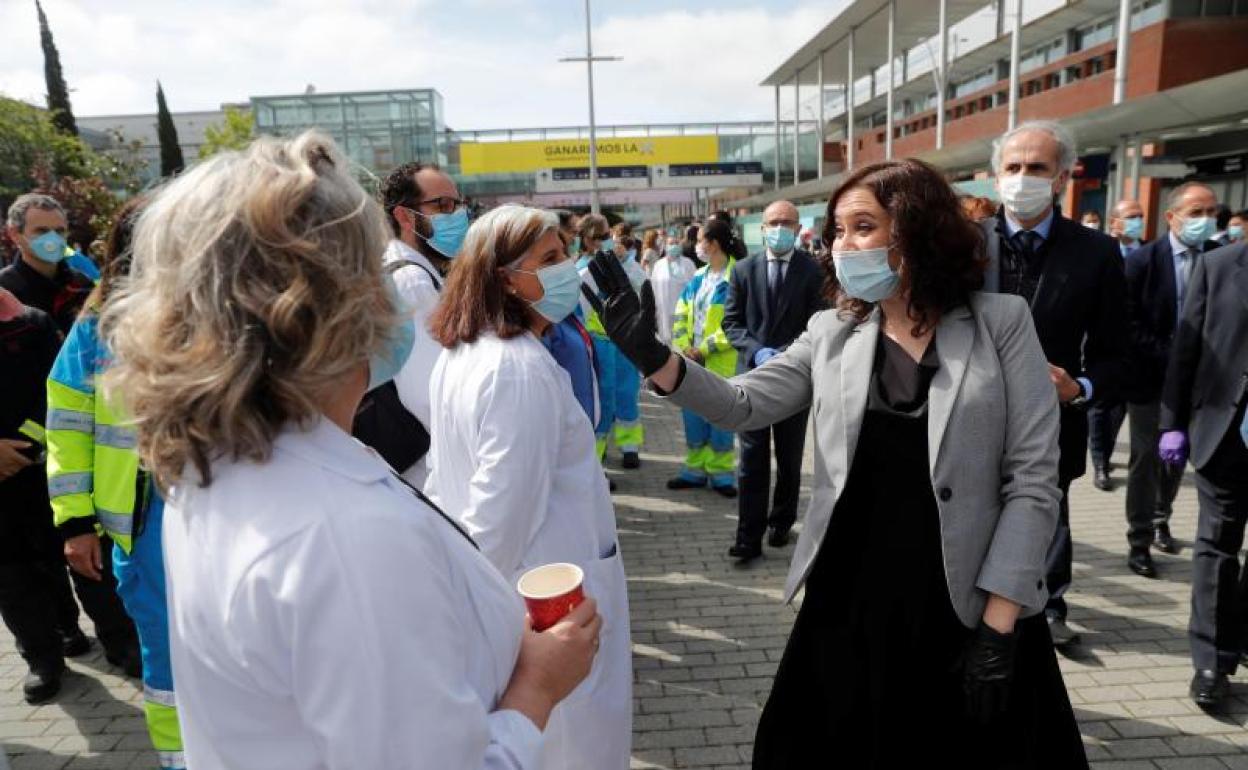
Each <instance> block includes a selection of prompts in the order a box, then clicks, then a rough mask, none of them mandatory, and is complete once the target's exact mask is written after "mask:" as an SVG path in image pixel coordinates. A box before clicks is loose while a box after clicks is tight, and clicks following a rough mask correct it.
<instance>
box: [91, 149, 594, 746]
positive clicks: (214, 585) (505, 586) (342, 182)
mask: <svg viewBox="0 0 1248 770" xmlns="http://www.w3.org/2000/svg"><path fill="white" fill-rule="evenodd" d="M386 241H387V234H386V229H385V223H384V220H383V218H382V213H381V210H380V209H379V208H378V206H377V205H376V204H375V203H374V202H372V201H371V200H370V199H369V198H368V196H367V195H366V194H365V193H364V191H363V190H362V189H361V188H360V187H359V185H358V184H356V183H355V181H354V180H353V179H352V178H351V177H350V175H349V174H348V170H347V167H346V162H345V160H344V159H343V158H342V156H341V155H340V154H339V153H338V151H337V149H336V148H335V146H334V145H333V143H332V142H331V141H330V140H328V139H326V138H324V137H322V136H320V135H317V134H314V133H310V134H304V135H302V136H300V137H298V138H297V139H294V140H291V141H278V140H274V139H262V140H259V141H257V142H255V143H254V144H253V145H252V146H251V147H250V148H249V149H248V150H247V151H245V152H243V153H227V154H223V155H219V156H217V157H215V158H213V159H212V160H210V161H207V162H206V163H203V164H201V165H199V166H197V167H195V168H193V169H191V170H189V171H188V172H186V173H185V174H183V175H181V176H179V177H178V178H177V179H176V180H174V181H173V182H171V183H170V184H169V185H168V186H167V187H166V188H165V189H164V190H163V191H161V192H160V193H159V194H158V195H156V196H155V197H154V199H153V200H152V201H151V203H150V204H149V205H148V207H147V208H146V209H145V210H144V212H143V214H142V215H141V216H140V218H139V221H138V223H137V224H136V227H135V233H134V246H133V250H134V257H133V269H132V274H131V277H130V280H129V281H128V282H127V283H125V284H124V285H123V286H122V287H120V289H119V290H118V291H117V293H115V294H114V295H113V297H112V298H111V299H110V300H109V302H108V303H107V304H106V305H105V308H104V311H103V314H102V316H101V321H100V325H101V329H102V331H103V335H104V338H105V340H106V343H107V345H108V347H109V349H110V350H111V351H112V352H113V354H114V356H115V360H114V363H113V365H112V367H111V368H110V369H109V370H108V372H107V374H106V375H105V378H104V379H105V387H106V389H107V390H108V392H109V393H111V394H113V395H116V396H120V397H121V398H122V399H123V400H124V404H125V406H126V409H127V412H128V413H129V414H131V415H133V417H134V425H135V429H136V431H137V440H138V451H139V454H140V455H141V457H142V458H143V460H144V462H145V463H146V466H147V467H148V468H149V469H150V470H151V471H152V473H154V474H155V476H156V478H157V480H158V481H159V483H160V484H161V486H162V488H163V489H164V490H165V491H166V492H167V507H166V511H165V520H164V527H165V529H164V546H165V555H166V565H167V566H166V568H167V573H168V591H169V626H170V628H169V631H170V637H171V648H172V657H173V670H174V678H175V679H176V681H177V682H178V707H179V712H180V717H181V723H182V729H183V738H184V743H185V759H186V763H187V766H189V767H200V768H249V769H250V768H283V770H300V769H302V768H307V769H308V770H311V769H312V768H357V767H359V768H363V767H369V768H373V767H377V768H380V767H419V768H452V767H453V768H516V769H519V768H524V769H526V770H527V769H529V768H535V767H537V763H538V761H539V757H540V755H541V752H542V750H543V742H544V737H543V735H542V732H541V731H542V730H543V729H544V728H545V725H546V720H547V719H548V717H549V715H550V712H551V710H552V709H553V707H554V705H555V704H556V703H558V702H559V701H560V700H561V699H562V698H563V697H564V696H565V695H567V694H568V693H569V692H571V691H572V689H573V688H574V687H575V686H576V685H577V684H578V683H579V682H580V681H581V679H583V678H584V677H585V675H586V673H587V672H588V670H589V666H590V663H591V661H592V658H593V655H594V652H595V651H596V649H597V635H598V629H599V626H600V624H601V620H600V619H599V618H598V617H597V615H596V607H595V605H594V603H593V602H592V601H587V602H586V603H585V604H584V605H582V606H581V607H578V608H577V610H576V611H575V612H574V613H573V614H572V615H570V616H569V617H568V618H567V619H566V620H565V621H564V622H562V623H560V624H558V625H556V626H555V627H554V628H552V629H550V630H549V631H547V632H544V633H541V634H538V633H535V632H533V631H531V630H528V629H527V628H526V626H525V620H524V610H523V606H522V604H521V603H520V601H519V599H518V597H517V596H516V595H515V593H514V591H513V590H512V588H511V586H510V585H509V583H508V582H507V581H506V580H504V579H503V578H502V577H501V576H500V575H499V574H498V572H497V571H496V570H495V569H494V568H493V567H492V566H490V564H489V563H488V562H487V561H486V560H485V559H484V558H483V557H482V556H481V555H480V553H479V552H478V550H477V548H476V544H475V543H474V542H472V540H471V539H470V538H469V537H468V536H467V534H466V533H464V532H463V531H462V530H460V529H459V528H458V527H457V526H455V524H454V523H453V522H452V521H451V520H450V519H449V518H447V517H446V516H445V515H444V514H441V512H440V511H438V510H437V509H436V508H434V507H433V506H432V505H431V504H429V503H428V501H427V500H425V499H424V498H423V497H421V496H420V495H419V494H418V493H416V492H415V491H414V490H411V489H410V488H408V487H406V486H405V485H404V484H403V482H402V481H401V480H400V479H399V478H398V477H397V476H396V475H395V474H394V472H393V471H392V470H391V469H390V467H389V466H387V465H386V464H385V463H384V462H383V461H382V460H381V459H380V458H379V457H378V456H377V455H375V454H374V453H373V452H372V451H371V450H369V449H367V448H365V447H364V446H363V445H361V444H359V443H358V442H356V441H355V440H354V439H352V438H351V436H350V429H351V421H352V417H353V416H354V414H355V411H356V408H357V406H358V405H359V403H360V400H361V399H362V397H363V396H364V394H365V392H366V391H367V389H369V388H370V387H375V386H376V385H378V384H380V383H382V382H385V381H386V380H388V379H389V378H390V377H392V376H393V374H394V372H395V371H396V370H397V369H398V368H399V366H400V365H401V364H402V363H403V361H404V359H405V358H406V356H407V353H408V351H409V350H410V345H411V338H412V329H411V328H405V324H404V323H403V321H402V315H403V314H402V313H401V309H400V308H399V307H397V306H396V303H397V300H396V296H397V295H396V294H395V292H394V289H393V286H392V285H391V284H389V282H388V281H387V279H386V277H385V274H384V272H383V268H382V260H381V257H382V253H383V252H384V251H385V248H386ZM409 323H410V322H409Z"/></svg>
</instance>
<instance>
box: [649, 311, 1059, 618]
mask: <svg viewBox="0 0 1248 770" xmlns="http://www.w3.org/2000/svg"><path fill="white" fill-rule="evenodd" d="M879 332H880V316H879V310H878V309H877V310H875V311H873V313H872V315H871V316H870V317H869V318H867V320H866V321H864V322H862V323H858V322H857V321H855V320H853V319H844V318H840V317H838V314H837V312H836V311H835V310H827V311H824V312H821V313H818V314H816V315H815V316H814V317H812V318H811V319H810V324H809V326H808V327H807V330H806V332H805V333H804V334H802V336H801V337H799V338H798V339H797V340H796V341H795V342H794V343H793V344H792V345H791V346H790V347H789V349H788V350H786V351H785V352H784V353H782V354H781V355H779V356H777V357H776V358H773V359H771V360H770V361H768V362H767V363H766V364H764V365H763V366H761V367H759V368H757V369H755V370H754V371H752V372H749V373H748V374H743V375H740V376H737V377H734V378H733V379H731V380H725V379H722V378H720V377H718V376H717V375H715V374H712V373H710V372H708V371H707V370H705V369H703V368H702V367H700V366H697V365H695V364H693V363H690V362H686V372H685V376H684V379H683V380H682V381H681V383H680V384H679V386H678V387H677V389H676V390H675V391H673V392H672V393H671V394H670V396H669V397H670V398H671V400H672V401H674V402H675V403H677V404H679V405H680V406H682V407H684V408H686V409H690V410H692V411H695V412H697V413H699V414H701V415H702V416H704V417H705V418H706V419H707V420H709V421H710V422H712V423H714V424H715V425H718V426H719V427H721V428H724V429H727V430H733V431H747V430H755V429H758V428H762V427H765V426H767V425H771V424H773V423H776V422H779V421H780V420H783V419H784V418H786V417H788V416H790V415H792V414H796V413H797V412H799V411H801V410H802V409H805V408H807V407H813V408H812V411H811V417H812V420H813V421H814V430H815V482H814V492H813V494H812V496H811V501H810V508H809V509H808V511H807V514H806V525H805V529H804V531H803V533H802V537H801V539H800V540H799V541H798V544H797V548H796V551H795V552H794V554H793V563H792V564H791V565H790V568H789V576H788V579H787V581H786V584H785V592H784V599H785V601H786V602H787V601H790V600H792V598H793V596H794V594H796V593H797V591H798V589H799V588H801V586H802V584H803V583H804V582H805V581H806V577H807V575H808V574H809V573H810V569H811V567H812V566H814V563H815V557H816V555H818V553H819V548H820V546H821V545H822V544H823V538H824V536H825V535H826V534H827V531H828V523H829V521H830V520H831V518H832V512H833V510H834V509H835V508H836V503H837V500H838V498H839V497H840V494H841V492H842V490H844V488H845V483H846V480H847V479H848V477H849V469H850V466H851V465H852V464H853V458H854V450H855V447H856V446H857V442H858V434H859V430H860V429H861V427H862V420H863V415H864V413H865V411H866V406H867V391H868V386H869V382H870V378H871V369H872V365H873V362H874V360H875V347H876V344H877V342H878V339H879ZM936 350H937V353H938V354H939V357H940V370H939V371H938V372H937V373H936V375H935V377H934V378H933V379H932V384H931V389H930V391H929V395H928V408H929V413H928V414H929V416H928V455H929V462H930V465H931V474H932V490H933V493H934V494H935V496H936V501H937V505H938V507H939V510H940V530H941V541H942V543H943V546H944V564H945V578H946V580H947V582H948V588H949V596H950V599H951V600H952V603H953V608H954V610H955V611H956V612H957V614H958V618H959V619H960V620H961V621H962V623H963V624H964V625H966V626H967V627H968V628H974V627H976V626H977V625H978V624H979V621H980V619H981V617H982V616H983V611H984V605H985V603H986V602H987V598H988V594H990V593H992V594H998V595H1000V596H1003V597H1005V598H1007V599H1009V600H1011V601H1014V602H1017V603H1018V604H1021V605H1023V615H1024V616H1029V615H1034V614H1036V613H1038V612H1040V611H1041V609H1043V607H1044V603H1045V600H1046V599H1047V591H1046V589H1045V586H1044V557H1045V553H1046V551H1047V550H1048V547H1049V542H1050V541H1051V540H1052V539H1053V533H1054V531H1055V529H1056V527H1057V518H1058V501H1059V495H1060V493H1059V491H1058V486H1057V465H1058V448H1057V434H1058V406H1057V394H1056V392H1055V390H1054V388H1053V385H1052V383H1051V382H1050V381H1049V374H1048V367H1047V364H1046V359H1045V357H1044V352H1043V351H1042V350H1041V349H1040V341H1039V339H1038V338H1037V337H1036V330H1035V327H1034V326H1033V325H1032V321H1031V313H1030V311H1029V309H1028V307H1027V304H1026V303H1025V302H1024V301H1023V300H1022V299H1021V298H1019V297H1014V296H1004V295H993V294H976V295H974V296H973V298H972V301H971V304H970V307H969V308H966V307H961V308H958V309H955V310H952V311H950V312H949V313H948V314H946V315H945V317H944V318H942V319H941V321H940V324H939V325H938V326H937V328H936ZM841 545H842V546H849V547H852V546H853V545H854V544H852V543H848V544H841Z"/></svg>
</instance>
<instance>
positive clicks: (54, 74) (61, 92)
mask: <svg viewBox="0 0 1248 770" xmlns="http://www.w3.org/2000/svg"><path fill="white" fill-rule="evenodd" d="M35 10H36V11H38V12H39V42H40V44H41V45H42V46H43V79H44V81H46V83H47V89H48V109H49V110H51V111H52V120H53V122H54V123H56V127H57V128H58V129H60V130H61V131H62V132H64V133H66V134H69V135H71V136H78V122H77V121H75V120H74V111H73V109H72V108H71V107H70V106H69V86H67V85H65V73H64V72H62V71H61V54H60V53H59V52H58V51H57V50H56V43H55V42H54V41H53V40H52V30H51V29H50V28H49V27H48V17H47V16H46V15H44V13H43V6H42V5H40V4H39V0H35Z"/></svg>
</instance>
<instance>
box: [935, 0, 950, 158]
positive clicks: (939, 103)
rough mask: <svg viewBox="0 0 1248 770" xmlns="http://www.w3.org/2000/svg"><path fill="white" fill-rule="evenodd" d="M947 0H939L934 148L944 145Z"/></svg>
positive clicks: (946, 76)
mask: <svg viewBox="0 0 1248 770" xmlns="http://www.w3.org/2000/svg"><path fill="white" fill-rule="evenodd" d="M948 11H949V8H948V0H940V21H939V22H938V26H939V27H940V32H939V37H940V54H939V55H940V62H939V64H940V77H939V78H937V80H936V91H937V93H936V149H938V150H939V149H941V148H942V147H944V146H945V92H946V91H948V90H949V74H948V73H949V51H948V47H947V46H946V45H945V42H946V40H947V39H948V37H949V29H948V24H949V17H948Z"/></svg>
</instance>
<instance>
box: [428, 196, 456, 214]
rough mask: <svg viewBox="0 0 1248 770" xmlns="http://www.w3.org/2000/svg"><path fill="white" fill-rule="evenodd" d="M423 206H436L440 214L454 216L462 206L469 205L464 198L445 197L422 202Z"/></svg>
mask: <svg viewBox="0 0 1248 770" xmlns="http://www.w3.org/2000/svg"><path fill="white" fill-rule="evenodd" d="M420 205H421V206H434V207H435V208H437V210H438V213H439V214H453V213H455V209H457V208H459V207H460V206H464V205H467V201H465V200H464V199H463V198H449V197H447V196H445V195H443V196H440V197H437V198H428V199H426V200H423V201H421V202H420Z"/></svg>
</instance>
